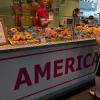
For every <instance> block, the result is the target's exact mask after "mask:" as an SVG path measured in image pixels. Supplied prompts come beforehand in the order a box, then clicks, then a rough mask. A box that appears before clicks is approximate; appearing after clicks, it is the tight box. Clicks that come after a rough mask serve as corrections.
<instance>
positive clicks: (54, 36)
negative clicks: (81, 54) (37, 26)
mask: <svg viewBox="0 0 100 100" xmlns="http://www.w3.org/2000/svg"><path fill="white" fill-rule="evenodd" d="M45 37H46V40H47V41H48V40H49V41H51V42H52V41H66V40H72V32H71V30H70V29H69V28H47V29H46V30H45Z"/></svg>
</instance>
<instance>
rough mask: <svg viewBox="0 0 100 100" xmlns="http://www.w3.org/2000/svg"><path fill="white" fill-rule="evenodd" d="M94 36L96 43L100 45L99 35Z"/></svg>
mask: <svg viewBox="0 0 100 100" xmlns="http://www.w3.org/2000/svg"><path fill="white" fill-rule="evenodd" d="M94 36H95V39H96V41H97V43H99V44H100V34H95V35H94Z"/></svg>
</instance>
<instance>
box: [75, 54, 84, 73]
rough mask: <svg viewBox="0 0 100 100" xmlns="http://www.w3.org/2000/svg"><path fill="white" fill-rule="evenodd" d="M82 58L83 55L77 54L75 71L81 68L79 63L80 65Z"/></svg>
mask: <svg viewBox="0 0 100 100" xmlns="http://www.w3.org/2000/svg"><path fill="white" fill-rule="evenodd" d="M82 58H83V55H80V56H77V60H78V62H77V63H78V66H77V68H76V71H79V70H81V69H82V68H81V65H82Z"/></svg>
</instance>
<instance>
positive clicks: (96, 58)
mask: <svg viewBox="0 0 100 100" xmlns="http://www.w3.org/2000/svg"><path fill="white" fill-rule="evenodd" d="M98 57H99V54H98V52H95V53H94V56H93V61H92V66H93V65H94V64H95V63H97V60H98Z"/></svg>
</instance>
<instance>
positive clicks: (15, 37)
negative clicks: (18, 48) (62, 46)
mask: <svg viewBox="0 0 100 100" xmlns="http://www.w3.org/2000/svg"><path fill="white" fill-rule="evenodd" d="M8 40H9V41H10V43H11V44H12V45H23V44H29V43H32V44H36V43H48V42H57V41H68V40H72V33H71V31H70V29H69V28H46V29H42V28H38V27H34V28H33V27H31V28H28V29H24V30H19V29H17V28H11V29H9V30H8Z"/></svg>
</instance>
